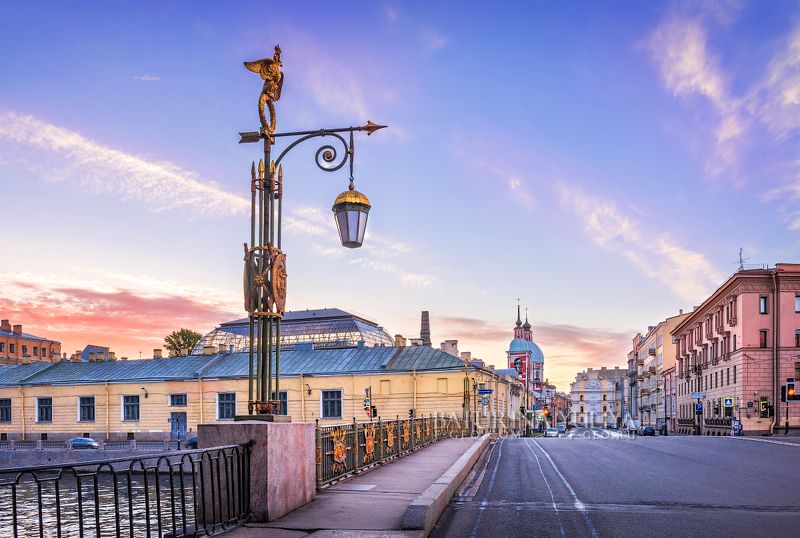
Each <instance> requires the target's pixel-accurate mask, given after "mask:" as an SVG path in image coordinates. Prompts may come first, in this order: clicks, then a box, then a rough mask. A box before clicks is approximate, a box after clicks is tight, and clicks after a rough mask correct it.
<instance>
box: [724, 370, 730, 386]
mask: <svg viewBox="0 0 800 538" xmlns="http://www.w3.org/2000/svg"><path fill="white" fill-rule="evenodd" d="M726 376H727V378H728V381H726V382H725V384H726V385H730V384H731V369H730V368H728V372H727V374H726Z"/></svg>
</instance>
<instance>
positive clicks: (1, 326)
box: [0, 319, 11, 332]
mask: <svg viewBox="0 0 800 538" xmlns="http://www.w3.org/2000/svg"><path fill="white" fill-rule="evenodd" d="M0 331H8V332H11V322H10V321H8V320H7V319H4V320H0Z"/></svg>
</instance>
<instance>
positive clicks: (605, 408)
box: [603, 405, 608, 413]
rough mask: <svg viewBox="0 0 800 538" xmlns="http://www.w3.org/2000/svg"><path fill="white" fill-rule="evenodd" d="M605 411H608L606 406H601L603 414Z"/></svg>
mask: <svg viewBox="0 0 800 538" xmlns="http://www.w3.org/2000/svg"><path fill="white" fill-rule="evenodd" d="M606 411H608V406H605V405H604V406H603V413H605V412H606Z"/></svg>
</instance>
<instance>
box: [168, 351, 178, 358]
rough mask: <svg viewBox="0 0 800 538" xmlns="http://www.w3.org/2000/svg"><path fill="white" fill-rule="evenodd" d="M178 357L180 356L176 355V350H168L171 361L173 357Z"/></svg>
mask: <svg viewBox="0 0 800 538" xmlns="http://www.w3.org/2000/svg"><path fill="white" fill-rule="evenodd" d="M177 355H178V354H177V353H175V350H174V349H168V350H167V357H169V358H170V359H171V358H172V357H176V356H177Z"/></svg>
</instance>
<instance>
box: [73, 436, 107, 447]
mask: <svg viewBox="0 0 800 538" xmlns="http://www.w3.org/2000/svg"><path fill="white" fill-rule="evenodd" d="M69 446H70V447H72V449H73V450H80V449H84V448H86V449H94V450H97V449H98V448H100V443H98V442H97V441H95V440H94V439H92V438H91V437H74V438H72V439H70V440H69Z"/></svg>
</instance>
